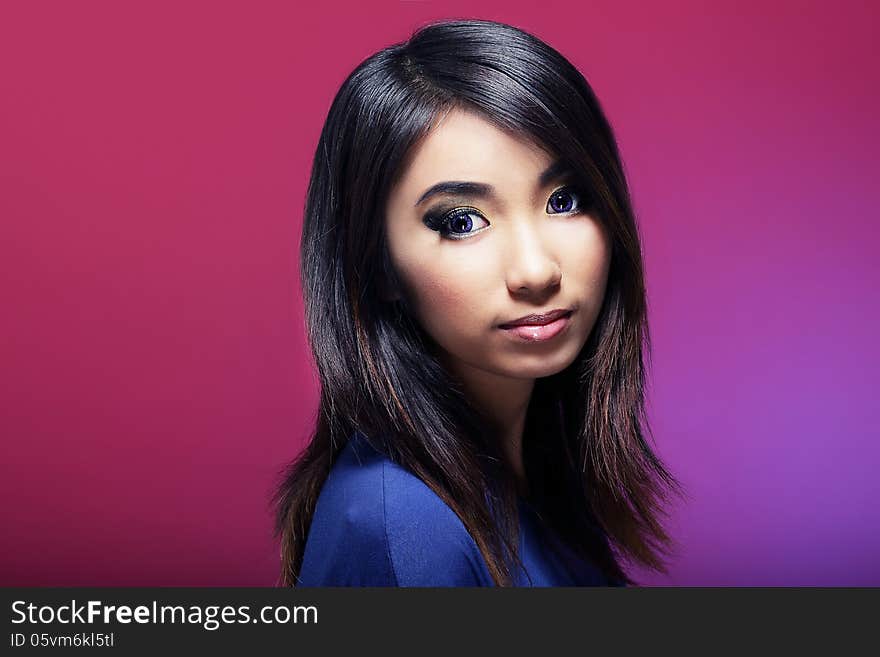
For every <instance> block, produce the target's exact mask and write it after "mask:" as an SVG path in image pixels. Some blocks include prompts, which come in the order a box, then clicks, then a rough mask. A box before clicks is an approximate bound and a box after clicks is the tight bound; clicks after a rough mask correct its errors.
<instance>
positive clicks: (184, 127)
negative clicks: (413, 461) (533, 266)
mask: <svg viewBox="0 0 880 657" xmlns="http://www.w3.org/2000/svg"><path fill="white" fill-rule="evenodd" d="M710 4H711V8H707V7H708V6H709V5H707V3H703V2H676V3H672V4H671V5H669V6H665V7H661V6H660V3H645V4H644V5H642V4H641V3H631V2H584V3H578V4H575V3H571V6H569V5H568V4H567V3H561V2H542V3H539V8H535V7H531V8H519V7H515V6H511V4H510V3H497V4H489V3H478V2H461V3H454V2H418V3H416V2H400V3H390V2H388V3H382V4H373V6H372V7H371V8H369V9H368V8H345V7H343V6H342V5H339V4H337V3H323V4H321V5H320V6H319V7H310V8H306V9H303V8H301V7H294V4H293V3H281V2H279V3H266V2H262V3H245V2H239V3H235V4H228V3H222V4H217V3H178V2H173V3H172V2H154V3H149V4H142V5H140V6H139V7H132V6H131V5H130V4H129V3H116V2H109V1H105V2H93V1H92V2H77V3H69V2H38V3H23V2H22V3H4V5H3V6H2V8H0V62H2V64H0V85H2V102H0V221H2V239H0V301H2V308H3V320H2V321H0V362H2V369H0V386H2V390H0V392H2V396H0V399H2V405H0V435H2V441H3V459H2V471H0V499H2V512H0V524H2V527H3V530H2V534H3V539H2V543H3V544H2V564H0V584H4V585H271V584H273V583H275V578H276V574H277V569H278V548H277V545H276V544H275V543H274V541H273V538H272V527H271V517H270V513H269V507H268V497H269V494H270V492H271V489H272V485H273V482H274V480H275V479H274V478H275V476H276V473H277V472H278V471H279V470H280V469H281V467H282V466H283V464H284V463H285V462H286V461H288V460H289V459H291V458H292V457H293V456H294V455H295V453H296V452H297V451H298V449H299V448H300V447H301V446H302V444H303V440H304V439H305V437H306V435H307V433H308V430H309V428H310V426H311V425H312V423H313V421H314V413H315V409H316V403H317V390H316V379H315V375H314V373H313V370H312V366H311V363H310V355H309V352H308V349H307V346H306V341H305V337H304V334H303V324H302V307H301V303H300V297H299V291H298V284H299V283H298V277H297V267H298V263H297V247H298V241H299V230H300V225H301V208H302V203H303V198H304V194H305V186H306V182H307V176H308V172H309V167H310V164H311V157H312V153H313V150H314V147H315V144H316V141H317V137H318V133H319V131H320V128H321V125H322V122H323V119H324V117H325V115H326V112H327V109H328V108H329V105H330V102H331V99H332V97H333V94H334V93H335V92H336V90H337V89H338V87H339V85H340V84H341V82H342V80H343V79H344V77H345V76H346V75H347V74H348V72H349V71H350V70H351V69H352V68H353V67H354V66H355V65H356V64H357V63H358V62H360V61H361V60H362V59H363V58H365V57H366V56H367V55H369V54H370V53H372V52H374V51H375V50H377V49H379V48H381V47H384V46H386V45H388V44H390V43H393V42H397V41H400V40H402V39H404V38H406V37H407V36H408V34H409V33H410V32H411V30H412V29H413V28H415V27H417V26H418V25H420V24H422V23H424V22H426V21H428V20H430V19H435V18H451V17H479V18H490V19H496V20H502V21H505V22H509V23H512V24H514V25H518V26H520V27H523V28H525V29H527V30H529V31H531V32H533V33H535V34H536V35H538V36H540V37H542V38H544V39H545V40H547V41H548V42H549V43H550V44H551V45H553V46H555V47H556V48H557V49H558V50H560V51H561V52H562V53H563V54H564V55H566V56H567V57H569V58H570V59H571V60H572V61H573V63H575V65H577V66H578V67H579V68H580V69H581V70H582V71H583V72H584V74H585V75H586V77H587V79H588V80H589V81H590V83H591V84H592V85H593V87H594V89H595V91H596V93H597V95H598V96H599V99H600V101H601V102H602V103H603V106H604V108H605V110H606V112H607V114H608V116H609V118H610V120H611V122H612V124H613V126H614V129H615V131H616V133H617V136H618V138H619V142H620V146H621V150H622V154H623V157H624V160H625V165H626V169H627V173H628V175H629V179H630V183H631V186H632V192H633V198H634V202H635V207H636V211H637V214H638V217H639V221H640V226H641V231H642V234H643V238H644V250H645V259H646V265H647V276H648V290H649V304H650V319H651V328H652V337H653V347H654V357H653V367H652V370H651V373H652V377H653V379H652V385H651V389H650V393H651V395H650V416H651V419H652V424H653V428H654V435H655V439H656V448H657V451H658V452H659V453H660V454H661V455H662V456H663V457H664V458H665V459H666V461H667V462H668V464H669V466H670V468H671V469H672V470H673V472H675V473H676V474H677V475H678V476H679V477H680V478H681V480H682V482H683V483H684V485H685V486H686V488H687V491H688V494H689V498H688V499H687V500H686V501H685V502H683V503H681V504H679V505H678V506H676V507H675V508H674V509H673V510H672V514H671V518H670V524H669V527H670V529H671V531H672V533H673V535H674V537H675V538H676V539H677V541H678V543H679V552H678V555H677V556H676V558H675V559H674V560H673V561H672V563H671V567H670V573H669V575H668V576H660V575H651V574H649V573H640V574H639V575H638V576H640V577H641V579H642V581H644V582H645V583H649V584H677V585H719V584H720V585H880V505H878V504H877V497H878V492H880V485H878V477H877V475H876V470H877V466H878V462H880V445H878V434H880V432H878V411H877V407H878V405H877V402H876V382H875V376H876V372H877V371H878V367H880V349H878V345H877V336H878V334H880V321H878V303H877V301H878V300H877V292H876V289H877V284H878V281H880V270H878V269H880V265H878V262H880V259H878V257H877V249H878V242H880V239H878V235H880V229H878V213H877V210H876V208H877V204H878V201H880V194H878V185H877V180H878V165H877V161H878V160H877V152H878V146H880V144H878V116H880V102H878V100H880V98H878V96H880V73H878V72H880V51H878V49H877V47H876V26H877V24H878V19H880V11H878V8H877V7H878V5H877V4H876V3H867V2H836V3H807V2H776V3H770V4H769V6H768V3H759V2H750V3H742V2H736V3H734V2H726V3H710Z"/></svg>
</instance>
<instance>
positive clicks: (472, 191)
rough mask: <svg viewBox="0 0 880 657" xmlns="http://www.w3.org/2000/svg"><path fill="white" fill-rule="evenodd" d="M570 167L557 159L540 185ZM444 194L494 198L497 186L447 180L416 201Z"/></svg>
mask: <svg viewBox="0 0 880 657" xmlns="http://www.w3.org/2000/svg"><path fill="white" fill-rule="evenodd" d="M569 171H570V167H569V166H568V165H567V164H566V163H565V162H563V161H562V160H556V161H555V162H553V163H552V164H551V165H550V166H549V167H547V168H546V169H544V171H543V172H542V173H541V175H540V176H538V187H539V188H541V187H545V186H546V185H547V184H548V183H550V182H551V181H553V180H556V179H557V178H559V177H561V176H562V175H564V174H566V173H568V172H569ZM442 194H449V195H456V196H469V197H473V198H488V199H491V198H494V196H495V188H494V187H492V185H489V184H487V183H478V182H469V181H464V180H446V181H443V182H439V183H437V184H436V185H431V186H430V187H429V188H428V189H427V190H425V192H424V193H423V194H422V195H421V196H420V197H419V200H418V201H416V207H418V206H419V205H421V204H422V203H424V202H425V201H427V200H428V199H430V198H432V197H434V196H440V195H442Z"/></svg>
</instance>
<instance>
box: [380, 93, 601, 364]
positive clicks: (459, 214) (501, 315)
mask: <svg viewBox="0 0 880 657" xmlns="http://www.w3.org/2000/svg"><path fill="white" fill-rule="evenodd" d="M553 164H554V159H553V157H552V156H551V155H550V154H548V153H547V152H545V151H544V150H542V149H541V148H539V147H537V146H535V145H534V144H532V143H530V142H528V141H525V140H523V139H522V138H520V137H518V136H516V135H513V134H509V133H507V132H504V131H502V130H500V129H499V128H496V127H495V126H493V125H492V124H491V123H489V122H487V121H486V120H484V119H482V118H480V117H479V116H477V115H476V114H472V113H468V112H465V111H462V110H457V109H456V110H453V111H451V112H450V113H449V114H447V115H446V117H445V118H444V119H443V120H442V121H441V122H440V123H439V124H438V125H437V126H436V127H435V128H434V129H433V130H432V131H431V132H430V133H429V134H428V135H427V137H425V139H423V140H422V141H421V142H420V143H419V144H418V145H417V146H416V147H415V149H414V151H413V154H412V157H411V159H410V160H409V164H408V166H407V168H406V170H405V171H404V172H403V175H402V178H401V179H400V181H399V182H398V184H397V185H396V186H395V187H394V188H393V189H392V190H391V195H390V197H389V202H388V206H387V209H386V210H387V212H386V229H387V234H388V247H389V251H390V255H391V260H392V263H393V264H394V267H395V270H396V272H397V274H398V276H399V278H400V279H401V281H402V284H403V285H404V287H405V288H406V289H405V292H406V294H407V297H408V299H409V300H410V301H411V302H412V304H413V306H414V308H415V312H416V316H417V319H418V320H419V322H420V324H421V326H422V327H423V328H424V329H425V331H426V332H427V333H428V334H429V335H430V336H431V337H432V338H433V339H434V341H435V342H436V343H437V345H438V346H439V347H440V350H441V357H442V358H443V360H444V361H445V363H446V364H447V365H448V366H450V367H451V368H452V369H453V370H454V371H459V372H465V371H468V370H473V369H476V370H479V371H480V373H481V375H485V374H490V375H496V376H500V377H505V378H515V379H535V378H537V377H544V376H549V375H552V374H555V373H557V372H559V371H561V370H563V369H564V368H565V367H567V366H568V365H569V364H570V363H572V362H573V361H574V359H575V358H576V356H577V354H578V353H579V351H580V350H581V347H582V346H583V345H584V343H585V342H586V340H587V338H588V337H589V335H590V332H591V330H592V328H593V325H594V323H595V320H596V317H597V316H598V313H599V309H600V307H601V305H602V300H603V298H604V295H605V286H606V283H607V279H608V268H609V264H610V253H611V249H610V243H609V239H608V236H607V234H606V231H605V230H604V228H603V227H602V225H601V223H600V222H599V220H598V219H597V218H596V217H595V216H593V215H591V214H588V213H587V212H586V209H587V208H586V206H587V204H588V199H587V198H586V197H585V196H584V195H583V194H581V193H579V192H578V191H577V190H576V189H575V188H573V187H569V186H566V185H567V183H568V182H569V180H568V179H567V178H566V175H565V171H559V170H557V169H558V167H557V168H554V167H553V166H552V165H553ZM581 204H583V207H581ZM444 220H445V221H444ZM554 310H563V311H571V314H570V315H568V316H567V318H566V317H563V318H562V319H561V320H557V321H555V322H550V323H548V320H547V319H544V320H540V319H539V320H538V321H539V322H541V323H543V326H538V325H535V324H534V322H535V320H532V324H533V325H531V326H523V327H520V328H518V329H510V328H504V327H503V325H505V324H506V323H509V322H511V321H513V320H517V319H519V318H521V317H523V316H525V315H530V314H541V313H548V312H550V311H554Z"/></svg>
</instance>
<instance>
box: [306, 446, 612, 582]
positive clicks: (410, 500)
mask: <svg viewBox="0 0 880 657" xmlns="http://www.w3.org/2000/svg"><path fill="white" fill-rule="evenodd" d="M519 519H520V558H521V559H522V562H523V566H524V567H525V569H526V571H527V572H522V571H518V572H516V573H514V581H515V582H516V585H517V586H609V585H616V584H617V582H615V581H609V580H608V579H607V578H606V576H605V575H604V574H603V573H602V572H601V571H600V570H599V568H598V567H597V566H595V565H594V564H592V563H590V562H585V561H584V560H583V559H582V558H581V557H579V556H577V555H575V554H574V553H573V552H572V551H571V550H570V549H569V548H568V547H566V546H565V545H563V544H562V542H561V541H560V539H559V538H558V537H557V536H556V534H555V533H554V532H553V531H552V530H551V529H550V528H548V527H547V526H545V525H544V524H543V523H542V522H541V520H540V518H539V517H538V516H537V515H536V514H535V512H534V510H533V509H532V508H531V507H530V506H529V504H528V503H527V502H525V501H524V500H522V499H520V502H519ZM297 585H298V586H494V582H493V580H492V577H491V575H490V574H489V570H488V568H487V567H486V562H485V560H484V559H483V556H482V555H481V554H480V550H479V548H477V544H476V542H475V541H474V539H473V538H471V535H470V534H469V533H468V531H467V529H465V526H464V524H463V523H462V522H461V519H460V518H459V517H458V516H457V515H456V514H455V512H454V511H452V509H451V508H450V507H449V506H447V504H446V503H445V502H444V501H443V500H442V499H441V498H440V497H439V496H438V495H437V494H436V493H435V492H434V491H433V490H431V489H430V488H429V487H428V486H427V485H426V484H425V483H424V482H423V481H422V480H421V479H419V478H418V477H416V476H415V475H414V474H412V473H411V472H409V471H408V470H406V469H404V468H402V467H401V466H399V465H397V464H395V463H394V462H392V461H391V460H390V459H389V458H388V457H387V456H385V455H384V454H382V453H380V452H377V451H376V450H374V449H373V447H372V446H370V444H369V443H368V442H367V441H366V440H365V439H364V438H363V436H362V435H361V434H358V433H355V434H354V436H353V437H352V439H351V440H350V441H349V443H348V444H347V445H346V446H345V447H344V448H343V450H342V452H340V454H339V458H338V459H337V461H336V462H335V463H334V464H333V467H332V468H331V471H330V475H329V477H328V478H327V481H326V482H325V484H324V486H323V488H322V489H321V494H320V495H319V496H318V502H317V505H316V508H315V514H314V517H313V518H312V524H311V526H310V528H309V534H308V537H307V540H306V546H305V553H304V556H303V563H302V568H301V569H300V579H299V582H298V584H297Z"/></svg>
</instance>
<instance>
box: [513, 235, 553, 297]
mask: <svg viewBox="0 0 880 657" xmlns="http://www.w3.org/2000/svg"><path fill="white" fill-rule="evenodd" d="M506 250H507V254H506V255H507V257H506V259H505V262H506V266H507V272H506V278H507V288H508V290H510V293H511V294H514V295H528V294H537V295H542V294H546V293H547V292H550V291H552V290H554V289H555V288H557V287H558V286H559V283H560V281H561V280H562V269H561V268H560V265H559V262H558V259H557V258H556V257H555V255H554V254H553V252H552V250H551V249H550V248H549V244H547V243H546V240H543V239H542V237H541V235H540V230H538V229H537V226H536V225H535V222H531V221H528V220H524V221H517V222H512V223H511V225H510V231H509V239H508V240H507V244H506Z"/></svg>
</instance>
